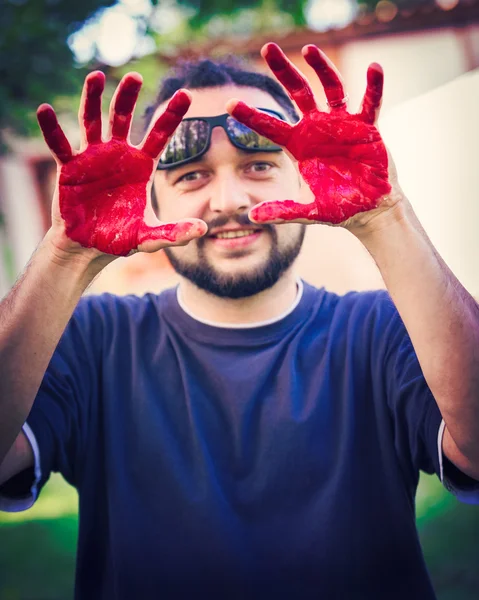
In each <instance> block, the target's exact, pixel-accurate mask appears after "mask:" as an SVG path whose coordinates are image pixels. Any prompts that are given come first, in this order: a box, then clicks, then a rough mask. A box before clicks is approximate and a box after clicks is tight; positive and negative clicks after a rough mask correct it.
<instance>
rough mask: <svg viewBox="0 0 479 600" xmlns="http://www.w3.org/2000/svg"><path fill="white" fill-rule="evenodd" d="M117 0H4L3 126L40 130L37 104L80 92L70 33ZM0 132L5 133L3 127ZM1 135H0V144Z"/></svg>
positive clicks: (0, 29) (0, 26)
mask: <svg viewBox="0 0 479 600" xmlns="http://www.w3.org/2000/svg"><path fill="white" fill-rule="evenodd" d="M115 3H116V0H81V2H72V1H71V0H3V1H2V2H1V9H0V132H2V131H3V130H5V129H10V130H12V131H15V132H16V133H19V134H24V135H26V134H30V133H32V131H36V129H37V126H36V120H35V114H34V112H35V109H36V107H37V106H38V105H39V104H40V103H42V102H52V100H53V99H54V98H55V96H56V95H58V94H72V93H76V94H77V93H78V91H79V90H80V88H81V82H82V80H83V77H84V75H85V72H84V71H83V70H82V69H78V68H73V67H74V58H73V55H72V52H71V50H70V48H69V46H68V44H67V39H68V37H69V36H70V35H71V34H73V33H74V32H75V31H78V30H79V29H80V28H81V27H82V26H83V24H84V23H85V22H86V21H88V19H89V18H90V17H92V15H93V14H95V13H96V12H97V11H98V10H99V9H102V8H106V7H109V6H112V5H113V4H115ZM0 135H1V133H0ZM1 143H2V138H1V137H0V144H1Z"/></svg>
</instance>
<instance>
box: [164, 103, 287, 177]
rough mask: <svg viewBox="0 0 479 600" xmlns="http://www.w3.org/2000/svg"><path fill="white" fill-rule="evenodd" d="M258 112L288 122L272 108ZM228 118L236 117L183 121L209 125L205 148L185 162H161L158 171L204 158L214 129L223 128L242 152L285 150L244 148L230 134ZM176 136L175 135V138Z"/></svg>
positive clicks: (201, 118) (280, 148)
mask: <svg viewBox="0 0 479 600" xmlns="http://www.w3.org/2000/svg"><path fill="white" fill-rule="evenodd" d="M258 110H260V111H262V112H265V113H267V114H270V115H273V116H275V117H278V119H280V120H281V121H286V118H285V116H284V115H283V114H281V113H280V112H278V111H276V110H273V109H271V108H259V109H258ZM228 117H230V118H232V119H234V117H232V116H231V115H230V114H228V113H223V114H222V115H217V116H216V117H188V118H186V119H183V120H182V121H181V123H184V122H185V121H204V122H206V123H208V135H207V138H206V144H205V147H204V148H203V150H201V152H199V153H198V154H195V155H194V156H190V157H188V158H184V159H183V160H179V161H177V162H174V163H170V164H161V163H160V162H158V166H157V169H158V170H159V171H167V170H168V169H176V168H177V167H181V166H182V165H186V164H188V163H190V162H194V161H196V160H198V159H199V158H201V157H202V156H203V154H206V152H207V151H208V150H209V149H210V145H211V134H212V132H213V129H214V128H215V127H222V128H223V130H224V131H225V133H226V135H227V136H228V139H229V141H230V142H231V143H232V144H233V146H235V147H236V148H238V149H240V150H244V151H245V152H251V153H254V152H280V151H281V150H282V149H283V148H282V147H281V146H277V145H273V146H271V148H267V149H264V148H247V147H246V146H243V145H241V144H239V143H237V142H236V141H235V140H234V139H233V138H232V136H231V135H230V132H229V131H228V128H227V119H228ZM237 122H238V123H240V122H239V121H237ZM240 125H242V123H240ZM243 127H247V125H243ZM251 131H253V130H252V129H251ZM255 133H256V132H255ZM174 135H175V134H174V133H173V136H174ZM257 135H259V134H257ZM173 136H172V137H173ZM261 137H264V136H261ZM170 141H171V139H170V140H168V143H167V144H166V146H165V147H164V148H163V150H162V154H163V152H164V151H165V150H166V148H167V147H168V144H169V143H170ZM160 158H161V157H160Z"/></svg>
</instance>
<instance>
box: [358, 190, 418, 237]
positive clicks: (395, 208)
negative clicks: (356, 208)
mask: <svg viewBox="0 0 479 600" xmlns="http://www.w3.org/2000/svg"><path fill="white" fill-rule="evenodd" d="M416 221H417V218H416V217H415V215H414V211H413V209H412V207H411V205H410V204H409V201H408V200H407V198H406V196H405V195H404V193H403V192H402V190H400V189H399V190H393V191H392V192H391V194H390V195H389V196H387V197H386V198H384V200H383V201H382V202H381V204H380V206H379V207H378V208H376V209H374V210H371V211H368V212H364V213H359V214H358V215H356V216H355V217H354V218H353V219H351V222H350V223H349V224H348V226H347V229H348V230H349V231H350V232H351V233H352V234H353V235H354V236H356V237H357V238H358V239H359V241H360V242H362V244H363V245H364V246H366V248H368V246H370V245H376V244H377V243H378V242H380V241H381V240H382V239H384V238H385V237H387V236H390V235H392V234H394V232H396V231H401V230H402V229H403V227H405V226H406V227H407V226H408V225H413V223H414V222H416Z"/></svg>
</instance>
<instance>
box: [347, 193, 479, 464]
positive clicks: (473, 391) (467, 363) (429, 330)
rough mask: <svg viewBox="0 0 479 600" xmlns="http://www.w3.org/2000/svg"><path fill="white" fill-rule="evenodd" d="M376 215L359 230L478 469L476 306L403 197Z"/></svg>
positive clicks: (459, 441) (457, 439)
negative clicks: (372, 223) (370, 224)
mask: <svg viewBox="0 0 479 600" xmlns="http://www.w3.org/2000/svg"><path fill="white" fill-rule="evenodd" d="M391 216H393V218H391ZM379 217H380V218H382V222H379V221H378V222H377V223H376V224H375V226H374V227H371V228H369V229H368V228H367V229H368V230H366V229H365V230H363V231H359V232H358V233H357V236H358V237H359V239H360V240H361V241H362V242H363V244H364V245H365V247H366V248H367V250H368V251H369V252H370V254H371V255H372V257H373V258H374V260H375V261H376V264H377V265H378V267H379V269H380V271H381V274H382V276H383V279H384V282H385V284H386V287H387V289H388V291H389V293H390V295H391V297H392V299H393V301H394V303H395V305H396V307H397V309H398V311H399V314H400V316H401V318H402V320H403V321H404V324H405V326H406V329H407V331H408V333H409V336H410V338H411V341H412V344H413V346H414V349H415V351H416V354H417V356H418V359H419V363H420V365H421V368H422V371H423V373H424V377H425V379H426V381H427V383H428V385H429V387H430V389H431V392H432V394H433V395H434V398H435V400H436V402H437V404H438V406H439V409H440V411H441V414H442V416H443V418H444V421H445V423H446V426H447V429H448V431H449V434H450V435H451V437H452V439H453V441H454V443H455V444H456V446H457V447H458V448H459V450H460V451H461V453H462V454H463V455H464V456H466V457H467V458H468V459H469V460H470V462H471V464H473V465H475V466H474V469H476V468H477V469H479V308H478V305H477V303H476V302H475V300H474V299H473V298H472V297H471V296H470V294H469V293H468V292H467V291H466V290H465V289H464V287H463V286H462V285H461V284H460V283H459V281H458V280H457V279H456V277H455V276H454V274H453V273H452V272H451V271H450V269H449V268H448V267H447V265H446V264H445V263H444V261H443V260H442V258H441V257H440V256H439V254H438V252H437V251H436V250H435V248H434V246H433V245H432V243H431V242H430V240H429V239H428V237H427V235H426V233H425V232H424V230H423V228H422V226H421V225H420V223H419V221H418V219H417V217H416V216H415V214H414V212H413V211H412V208H411V207H410V205H409V204H408V203H407V201H406V200H405V201H404V202H403V203H401V204H399V205H398V206H397V207H395V209H394V213H392V214H388V213H384V214H381V215H379ZM475 473H476V471H475V470H474V474H475Z"/></svg>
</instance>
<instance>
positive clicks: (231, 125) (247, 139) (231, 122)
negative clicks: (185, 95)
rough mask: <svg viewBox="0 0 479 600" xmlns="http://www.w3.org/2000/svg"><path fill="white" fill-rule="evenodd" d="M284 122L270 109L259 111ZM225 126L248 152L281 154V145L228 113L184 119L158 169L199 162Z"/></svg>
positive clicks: (277, 113) (166, 148) (235, 141)
mask: <svg viewBox="0 0 479 600" xmlns="http://www.w3.org/2000/svg"><path fill="white" fill-rule="evenodd" d="M258 110H260V111H262V112H265V113H267V114H269V115H272V116H273V117H277V118H278V119H281V120H282V121H286V118H285V117H284V116H283V115H282V114H281V113H279V112H276V111H275V110H270V109H269V108H260V109H258ZM215 127H222V128H223V129H224V131H225V132H226V135H227V136H228V138H229V140H230V142H231V143H232V144H233V146H236V148H239V149H240V150H246V151H247V152H279V151H281V150H282V148H281V146H278V145H277V144H274V143H273V142H272V141H271V140H268V138H265V137H264V136H262V135H259V134H258V133H256V131H253V130H252V129H250V128H249V127H246V125H243V124H242V123H240V122H239V121H237V120H236V119H233V117H232V116H231V115H229V114H227V113H225V114H224V115H219V116H217V117H193V118H189V119H183V121H181V123H180V124H179V125H178V127H177V128H176V130H175V132H174V134H173V136H172V137H171V138H170V141H169V142H168V144H167V146H166V147H165V149H164V150H163V152H162V154H161V157H160V162H159V163H158V169H160V170H162V169H171V168H173V167H179V166H181V165H185V164H187V163H189V162H192V161H194V160H197V159H198V158H200V156H203V154H205V152H206V151H207V150H208V149H209V147H210V144H211V132H212V131H213V129H214V128H215Z"/></svg>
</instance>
